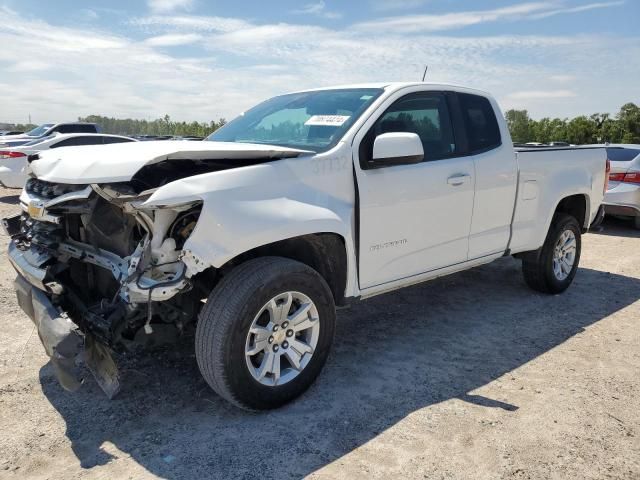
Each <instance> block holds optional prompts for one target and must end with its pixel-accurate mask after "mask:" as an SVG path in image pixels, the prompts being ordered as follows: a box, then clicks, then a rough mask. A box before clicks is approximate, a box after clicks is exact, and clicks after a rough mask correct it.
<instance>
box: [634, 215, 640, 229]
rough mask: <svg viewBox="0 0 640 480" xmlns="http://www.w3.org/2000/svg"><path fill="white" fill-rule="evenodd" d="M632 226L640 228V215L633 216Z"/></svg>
mask: <svg viewBox="0 0 640 480" xmlns="http://www.w3.org/2000/svg"><path fill="white" fill-rule="evenodd" d="M633 226H634V227H635V228H637V229H638V230H640V217H633Z"/></svg>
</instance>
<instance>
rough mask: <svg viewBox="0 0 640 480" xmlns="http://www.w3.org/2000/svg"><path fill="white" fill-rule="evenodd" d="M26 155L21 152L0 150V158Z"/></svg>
mask: <svg viewBox="0 0 640 480" xmlns="http://www.w3.org/2000/svg"><path fill="white" fill-rule="evenodd" d="M18 157H26V155H25V154H24V153H22V152H11V151H0V158H18Z"/></svg>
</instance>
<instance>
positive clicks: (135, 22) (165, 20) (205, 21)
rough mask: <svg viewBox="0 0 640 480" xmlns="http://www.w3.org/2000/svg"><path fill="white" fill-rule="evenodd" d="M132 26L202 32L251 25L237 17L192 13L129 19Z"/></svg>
mask: <svg viewBox="0 0 640 480" xmlns="http://www.w3.org/2000/svg"><path fill="white" fill-rule="evenodd" d="M129 24H130V25H132V26H134V27H140V28H142V29H145V30H152V31H164V29H167V28H169V29H173V30H185V29H186V30H190V31H192V30H198V31H202V32H232V31H234V30H240V29H242V28H248V27H252V26H253V25H252V24H250V23H248V22H246V21H244V20H240V19H237V18H228V17H210V16H194V15H182V16H176V15H152V16H149V17H141V18H134V19H132V20H130V21H129Z"/></svg>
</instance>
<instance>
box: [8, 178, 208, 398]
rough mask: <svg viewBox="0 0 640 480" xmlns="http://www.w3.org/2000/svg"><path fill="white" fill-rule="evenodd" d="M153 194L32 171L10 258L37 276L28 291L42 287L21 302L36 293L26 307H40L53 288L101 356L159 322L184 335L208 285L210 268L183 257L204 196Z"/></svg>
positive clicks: (57, 302) (55, 300)
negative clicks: (159, 198)
mask: <svg viewBox="0 0 640 480" xmlns="http://www.w3.org/2000/svg"><path fill="white" fill-rule="evenodd" d="M149 195H150V192H149V191H142V192H137V191H136V189H135V188H134V187H132V186H131V184H129V183H127V184H110V185H68V184H56V183H49V182H44V181H42V180H38V179H35V178H31V179H29V181H28V183H27V185H26V186H25V189H24V191H23V193H22V195H21V197H20V203H21V206H22V209H23V213H22V215H20V216H19V217H14V218H12V219H5V227H6V229H7V230H8V232H9V233H10V235H11V237H12V242H11V244H10V246H9V258H10V260H11V262H12V263H13V264H14V267H15V268H16V270H18V272H19V273H20V274H21V275H22V276H23V277H25V278H26V279H27V280H28V283H27V282H22V284H20V285H18V284H16V289H17V290H18V297H19V301H20V300H21V299H20V296H21V294H20V290H25V292H26V291H28V290H27V289H28V288H30V287H31V286H35V287H37V288H36V289H33V290H34V292H29V293H25V294H24V295H22V296H23V297H24V298H23V299H22V300H21V301H20V303H21V305H22V304H24V303H29V302H31V303H32V304H31V305H28V307H31V308H30V309H29V308H27V309H25V311H27V313H29V311H30V310H31V311H34V312H35V313H34V315H36V314H37V310H38V307H37V306H35V307H34V306H33V305H34V304H36V303H38V302H40V303H43V302H45V304H46V301H47V297H48V298H49V299H50V301H51V304H52V306H53V307H54V308H55V309H57V310H58V312H59V313H61V314H63V316H64V315H68V317H69V319H70V320H71V321H72V322H73V324H75V326H77V327H79V330H80V331H79V332H78V331H77V330H78V329H77V328H74V327H71V328H70V331H71V330H73V331H74V335H75V334H77V335H80V336H81V337H85V343H87V341H86V339H89V343H91V344H96V345H98V347H97V348H99V349H101V351H100V352H99V355H98V356H99V357H105V356H107V357H109V356H110V355H109V352H108V350H106V349H104V347H108V348H109V349H114V350H119V349H126V348H128V347H131V346H133V345H134V344H140V343H148V340H149V339H150V338H153V336H154V330H157V329H158V328H162V331H163V337H166V333H167V329H169V330H172V331H173V333H174V334H175V336H179V335H180V334H181V333H182V332H183V331H184V329H185V328H186V327H188V326H189V325H191V324H193V323H194V322H195V318H196V316H197V312H198V309H199V308H200V306H201V305H202V299H203V298H205V297H206V295H207V293H206V290H199V288H198V287H199V285H198V282H199V279H201V278H202V277H203V276H204V275H205V274H204V273H199V272H198V270H196V269H192V268H190V267H189V266H188V262H187V263H185V262H183V261H182V259H183V257H184V252H183V250H182V248H183V247H184V244H185V242H186V240H187V239H188V238H189V236H190V235H191V233H192V232H193V230H194V228H195V226H196V223H197V221H198V217H199V215H200V212H201V209H202V204H201V203H200V202H196V201H192V202H190V203H185V204H183V205H180V206H176V207H172V208H157V209H149V208H144V207H143V206H142V203H143V202H144V200H145V199H147V198H148V197H149ZM19 279H20V277H19ZM29 284H30V285H29ZM36 290H41V291H42V292H46V293H47V295H46V296H45V297H43V296H42V292H38V291H36ZM27 297H28V300H25V298H27ZM36 297H37V300H36ZM22 306H23V308H24V305H22ZM46 306H47V308H48V307H49V306H48V304H47V305H46ZM49 316H51V315H49ZM32 319H33V320H34V322H36V324H37V325H38V323H39V322H38V321H37V319H35V318H33V316H32ZM69 323H71V322H69ZM60 325H62V324H60ZM39 333H40V332H39ZM42 335H43V334H42V333H40V336H41V338H42ZM62 340H63V341H64V342H66V344H69V343H70V342H69V340H67V339H66V338H64V339H62ZM43 343H44V340H43ZM58 343H60V342H58ZM71 343H72V342H71ZM45 347H46V345H45ZM93 353H95V352H93ZM63 356H64V355H63ZM52 359H53V357H52ZM67 360H69V359H67ZM68 363H69V362H67V364H68ZM87 363H89V362H87ZM107 363H109V365H108V369H110V370H113V369H114V368H115V365H111V364H112V363H113V362H112V361H110V359H109V358H107ZM68 366H70V365H68ZM89 367H91V364H90V363H89ZM60 368H62V367H60ZM92 371H93V370H92ZM94 375H95V376H96V378H97V379H98V383H100V385H101V386H102V387H103V389H104V390H105V392H106V393H107V394H108V395H109V396H113V395H114V394H115V393H116V391H117V385H115V386H114V385H109V383H112V381H113V379H104V378H103V379H102V380H101V379H100V378H98V377H99V374H98V375H97V374H96V372H94ZM69 383H70V384H71V383H73V382H71V381H70V382H69ZM116 383H117V382H116ZM114 388H115V389H116V391H113V390H114Z"/></svg>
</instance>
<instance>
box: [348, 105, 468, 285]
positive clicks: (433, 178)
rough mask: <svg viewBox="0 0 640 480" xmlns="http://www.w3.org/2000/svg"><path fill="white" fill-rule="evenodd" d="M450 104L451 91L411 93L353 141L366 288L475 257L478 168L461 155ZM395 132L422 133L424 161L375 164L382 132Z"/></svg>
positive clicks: (361, 269) (361, 272)
mask: <svg viewBox="0 0 640 480" xmlns="http://www.w3.org/2000/svg"><path fill="white" fill-rule="evenodd" d="M450 106H451V100H450V97H449V96H448V95H447V94H446V92H414V93H410V94H407V95H404V96H402V97H400V98H399V99H397V100H396V101H395V102H394V103H392V104H391V106H389V107H388V108H387V109H386V110H385V111H384V113H382V115H380V116H379V118H378V119H377V120H376V121H375V123H374V124H373V126H372V127H370V129H369V130H368V131H367V133H366V134H365V135H364V137H363V138H362V140H361V142H360V144H359V145H357V146H356V145H354V147H355V148H357V156H358V158H357V160H358V161H357V162H356V175H357V183H358V196H359V198H358V202H359V212H358V213H359V216H358V217H359V221H358V226H359V279H360V288H361V289H366V288H368V287H374V286H378V285H382V284H385V283H387V282H392V281H394V280H399V279H402V278H406V277H411V276H413V275H418V274H421V273H424V272H428V271H431V270H436V269H439V268H443V267H447V266H450V265H454V264H456V263H461V262H464V261H466V260H467V259H468V250H469V232H470V228H471V217H472V213H473V201H474V184H475V171H474V164H473V160H472V159H471V158H470V157H465V156H463V155H461V154H460V151H461V148H460V146H459V145H458V144H457V143H456V135H455V133H454V128H453V122H452V116H451V113H450V110H451V108H450ZM391 132H410V133H415V134H417V135H418V136H419V137H420V140H421V142H422V145H423V150H424V159H423V161H422V162H420V163H413V164H406V165H392V166H383V165H382V164H380V165H376V161H375V160H374V159H373V158H372V155H373V148H372V145H373V143H374V141H375V138H376V136H378V135H381V134H383V133H391ZM358 166H359V167H360V168H358Z"/></svg>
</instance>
